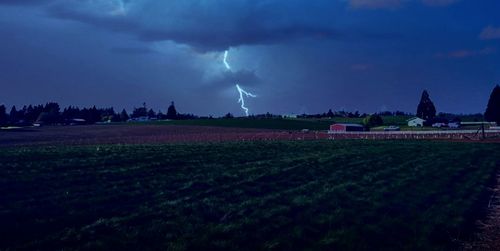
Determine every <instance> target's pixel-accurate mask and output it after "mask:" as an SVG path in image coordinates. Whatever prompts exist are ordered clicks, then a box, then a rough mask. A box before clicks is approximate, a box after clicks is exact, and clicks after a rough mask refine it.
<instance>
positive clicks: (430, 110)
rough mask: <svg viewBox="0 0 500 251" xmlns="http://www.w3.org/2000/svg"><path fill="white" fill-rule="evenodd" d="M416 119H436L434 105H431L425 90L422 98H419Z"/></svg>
mask: <svg viewBox="0 0 500 251" xmlns="http://www.w3.org/2000/svg"><path fill="white" fill-rule="evenodd" d="M417 117H419V118H422V119H425V120H430V119H433V118H434V117H436V107H435V106H434V103H432V101H431V99H430V97H429V93H428V92H427V90H424V92H422V98H420V103H419V104H418V107H417Z"/></svg>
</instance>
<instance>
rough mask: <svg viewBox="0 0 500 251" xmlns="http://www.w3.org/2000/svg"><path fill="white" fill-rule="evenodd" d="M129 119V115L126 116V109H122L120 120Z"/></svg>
mask: <svg viewBox="0 0 500 251" xmlns="http://www.w3.org/2000/svg"><path fill="white" fill-rule="evenodd" d="M129 119H130V117H129V116H128V113H127V111H125V109H123V110H122V112H121V113H120V120H121V121H127V120H129Z"/></svg>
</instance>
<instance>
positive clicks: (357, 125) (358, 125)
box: [333, 123, 363, 127]
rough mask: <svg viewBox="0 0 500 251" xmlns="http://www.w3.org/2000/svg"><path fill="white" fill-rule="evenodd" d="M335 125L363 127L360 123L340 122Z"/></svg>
mask: <svg viewBox="0 0 500 251" xmlns="http://www.w3.org/2000/svg"><path fill="white" fill-rule="evenodd" d="M333 125H342V126H346V127H347V126H351V127H363V126H362V125H360V124H343V123H338V124H333Z"/></svg>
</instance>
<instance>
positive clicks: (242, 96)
mask: <svg viewBox="0 0 500 251" xmlns="http://www.w3.org/2000/svg"><path fill="white" fill-rule="evenodd" d="M227 57H228V51H225V52H224V65H225V66H226V69H227V70H228V71H230V70H231V66H230V65H229V63H228V62H227ZM236 89H237V90H238V93H239V94H240V98H239V99H238V103H240V104H241V109H242V110H243V111H244V112H245V115H246V116H247V117H248V108H247V107H246V106H245V97H250V98H256V97H257V95H254V94H252V93H250V92H247V91H245V90H243V89H242V88H241V87H240V86H239V85H238V84H236Z"/></svg>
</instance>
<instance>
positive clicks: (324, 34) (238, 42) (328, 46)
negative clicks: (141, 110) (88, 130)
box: [0, 0, 500, 115]
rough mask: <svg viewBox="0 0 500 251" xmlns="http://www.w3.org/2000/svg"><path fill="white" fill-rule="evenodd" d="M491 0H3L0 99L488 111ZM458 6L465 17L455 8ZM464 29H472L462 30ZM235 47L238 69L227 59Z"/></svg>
mask: <svg viewBox="0 0 500 251" xmlns="http://www.w3.org/2000/svg"><path fill="white" fill-rule="evenodd" d="M499 8H500V2H498V1H494V0H485V1H481V2H480V3H479V2H477V1H452V0H432V1H431V0H377V1H375V0H373V1H363V0H335V1H331V0H317V1H301V0H290V1H286V4H284V3H283V1H277V0H221V1H202V0H172V1H155V0H123V1H121V0H107V1H92V0H38V1H37V0H25V1H12V0H3V1H1V0H0V23H2V24H7V25H1V26H0V36H2V38H3V40H2V43H1V44H0V55H2V56H1V57H0V66H1V67H0V87H1V91H0V103H4V104H6V105H9V106H10V105H17V106H20V105H23V104H38V103H44V102H47V101H57V102H60V103H61V105H63V106H65V105H78V106H89V105H97V106H106V107H107V106H114V107H115V108H116V109H117V110H121V109H122V108H126V109H128V110H129V111H130V109H131V108H133V107H134V106H135V107H137V106H139V105H141V104H142V103H143V102H146V103H147V104H148V107H151V108H153V109H155V110H158V109H161V110H163V111H165V109H166V107H167V106H168V105H169V104H170V102H171V101H175V102H176V105H177V106H178V110H179V111H180V112H189V113H196V114H200V115H208V114H211V115H223V114H226V113H227V112H231V113H233V114H235V115H242V113H241V112H242V111H241V109H240V108H239V105H238V104H237V99H238V96H237V92H236V89H235V84H240V86H242V87H243V88H246V89H248V90H249V91H251V92H252V93H254V94H257V96H258V97H257V98H255V99H250V100H248V107H249V108H250V113H265V112H272V113H286V114H289V113H302V112H325V111H327V110H328V109H330V108H331V109H333V110H340V109H345V110H349V111H355V110H359V111H361V112H375V111H379V110H380V109H389V110H403V111H408V112H414V110H415V107H416V103H418V99H419V97H420V93H421V91H422V90H423V89H427V90H429V92H430V93H431V97H432V98H433V101H434V103H435V104H436V106H437V108H438V111H444V112H461V113H469V112H482V111H483V110H484V106H485V104H486V101H487V98H488V95H489V92H490V91H491V88H492V87H493V86H494V84H495V83H498V82H499V81H500V72H499V71H500V70H499V69H500V67H498V66H499V65H500V56H499V55H500V53H497V51H498V49H500V44H499V41H500V39H497V38H498V36H497V33H498V32H497V28H498V27H500V22H498V21H496V20H498V19H497V13H496V10H498V9H499ZM456 17H460V18H456ZM464 27H466V28H464ZM225 50H229V53H230V58H229V60H230V64H231V67H232V71H228V70H227V69H226V68H225V67H224V64H223V62H222V55H223V52H224V51H225Z"/></svg>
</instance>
